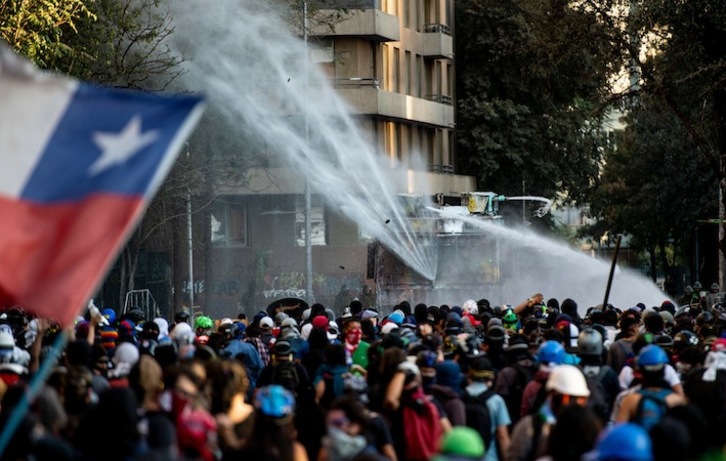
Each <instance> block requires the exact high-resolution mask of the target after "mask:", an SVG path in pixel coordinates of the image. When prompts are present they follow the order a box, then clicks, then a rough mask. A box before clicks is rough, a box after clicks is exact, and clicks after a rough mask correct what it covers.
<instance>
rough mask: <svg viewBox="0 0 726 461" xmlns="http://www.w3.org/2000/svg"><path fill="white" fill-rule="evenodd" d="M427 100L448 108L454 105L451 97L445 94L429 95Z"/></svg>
mask: <svg viewBox="0 0 726 461" xmlns="http://www.w3.org/2000/svg"><path fill="white" fill-rule="evenodd" d="M426 99H428V100H429V101H433V102H438V103H441V104H446V105H447V106H451V105H452V104H453V100H452V99H451V96H448V95H445V94H427V95H426Z"/></svg>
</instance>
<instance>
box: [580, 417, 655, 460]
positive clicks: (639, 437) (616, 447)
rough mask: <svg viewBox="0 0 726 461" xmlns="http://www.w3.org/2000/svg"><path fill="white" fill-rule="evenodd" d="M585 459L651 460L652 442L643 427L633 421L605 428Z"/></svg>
mask: <svg viewBox="0 0 726 461" xmlns="http://www.w3.org/2000/svg"><path fill="white" fill-rule="evenodd" d="M590 455H591V456H587V457H586V458H587V459H592V460H597V461H605V460H617V461H652V460H653V444H652V443H651V440H650V436H649V435H648V432H646V430H645V429H643V428H642V427H640V426H639V425H637V424H634V423H626V424H618V425H615V426H613V427H611V428H609V429H606V430H605V431H604V432H603V434H602V435H601V436H600V439H599V440H598V442H597V445H596V446H595V450H594V451H593V452H592V453H590Z"/></svg>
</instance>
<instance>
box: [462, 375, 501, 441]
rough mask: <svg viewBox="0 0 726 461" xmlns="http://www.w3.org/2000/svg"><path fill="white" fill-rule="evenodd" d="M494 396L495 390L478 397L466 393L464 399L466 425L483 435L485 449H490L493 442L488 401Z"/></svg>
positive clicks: (489, 390)
mask: <svg viewBox="0 0 726 461" xmlns="http://www.w3.org/2000/svg"><path fill="white" fill-rule="evenodd" d="M494 394H495V392H494V389H488V390H487V391H485V392H482V393H481V394H479V395H477V396H476V397H474V396H471V395H469V394H468V393H465V394H464V398H463V399H462V400H463V401H464V408H465V409H466V425H467V426H468V427H470V428H472V429H474V430H475V431H477V432H478V433H479V435H481V438H482V440H483V441H484V446H485V447H490V446H491V441H492V432H493V428H492V418H491V415H490V413H489V407H488V406H487V400H489V398H490V397H491V396H493V395H494Z"/></svg>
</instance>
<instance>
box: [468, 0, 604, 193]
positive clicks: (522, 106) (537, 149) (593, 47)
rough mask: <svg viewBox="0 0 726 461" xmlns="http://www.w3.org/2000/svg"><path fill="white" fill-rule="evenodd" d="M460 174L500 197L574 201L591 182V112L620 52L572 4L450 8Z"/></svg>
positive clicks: (599, 136) (472, 3)
mask: <svg viewBox="0 0 726 461" xmlns="http://www.w3.org/2000/svg"><path fill="white" fill-rule="evenodd" d="M456 24H457V29H456V57H457V99H458V107H457V133H458V145H457V151H458V158H459V165H458V167H459V171H460V172H461V173H464V174H471V175H475V176H476V177H477V178H478V180H479V185H480V186H483V187H484V188H485V189H487V190H496V191H497V192H500V193H504V194H506V195H513V194H520V193H521V192H522V185H523V184H525V186H526V187H527V189H528V190H531V191H535V192H536V193H538V194H539V195H545V196H548V197H555V196H556V194H558V193H560V194H563V193H564V194H565V195H564V196H563V195H561V197H564V199H565V200H577V199H580V198H582V197H584V196H585V192H586V190H587V189H588V187H589V186H590V185H591V184H592V182H593V181H594V179H595V178H596V177H597V175H598V172H599V162H600V159H601V155H602V147H601V146H602V144H603V142H604V133H603V128H602V123H601V122H602V113H598V111H597V110H596V109H598V108H599V107H600V106H601V101H602V100H603V98H604V97H605V96H606V95H607V90H608V87H609V86H608V84H609V81H608V77H609V73H610V70H611V68H612V62H613V61H614V60H615V59H616V58H617V54H616V53H614V52H613V49H612V47H610V41H609V40H610V37H609V35H608V34H609V31H608V30H607V29H606V28H605V27H603V25H602V24H601V23H599V22H598V21H597V20H596V17H595V16H594V15H592V14H591V13H589V12H587V11H583V10H578V9H575V8H572V7H571V5H570V2H567V1H560V0H547V1H532V0H530V1H524V2H522V1H510V0H505V1H500V0H464V1H459V2H457V3H456Z"/></svg>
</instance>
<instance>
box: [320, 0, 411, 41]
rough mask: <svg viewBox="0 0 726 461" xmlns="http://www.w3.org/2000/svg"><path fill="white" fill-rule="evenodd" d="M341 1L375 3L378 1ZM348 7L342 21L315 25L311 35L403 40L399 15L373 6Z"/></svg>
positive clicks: (323, 12)
mask: <svg viewBox="0 0 726 461" xmlns="http://www.w3.org/2000/svg"><path fill="white" fill-rule="evenodd" d="M340 3H351V4H371V5H373V4H377V3H378V2H372V1H367V2H366V1H357V2H340ZM327 8H330V6H327ZM341 8H343V7H341ZM346 8H349V9H348V11H346V12H344V13H343V17H342V19H341V20H340V22H337V23H336V24H335V25H334V26H333V27H332V28H331V27H330V26H329V25H327V24H321V25H317V26H314V27H313V28H312V30H311V31H310V33H311V35H315V36H318V37H357V38H363V39H367V40H372V41H375V42H398V41H400V40H401V26H400V22H399V19H398V17H396V16H394V15H392V14H388V13H384V12H383V11H381V10H380V9H377V8H375V7H373V6H367V7H363V6H358V7H352V6H348V7H346ZM359 8H360V9H359ZM331 12H332V11H331ZM325 13H326V11H322V12H321V14H325Z"/></svg>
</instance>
